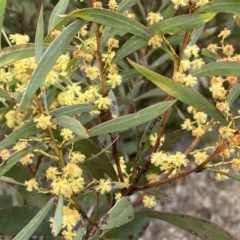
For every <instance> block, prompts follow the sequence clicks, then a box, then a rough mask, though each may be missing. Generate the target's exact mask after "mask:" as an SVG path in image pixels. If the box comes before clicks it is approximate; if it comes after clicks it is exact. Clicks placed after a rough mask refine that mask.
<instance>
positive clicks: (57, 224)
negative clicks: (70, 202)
mask: <svg viewBox="0 0 240 240" xmlns="http://www.w3.org/2000/svg"><path fill="white" fill-rule="evenodd" d="M62 221H63V195H62V194H60V195H59V197H58V203H57V208H56V210H55V214H54V218H53V223H52V234H53V236H55V237H56V236H57V235H58V234H59V232H60V231H61V229H62Z"/></svg>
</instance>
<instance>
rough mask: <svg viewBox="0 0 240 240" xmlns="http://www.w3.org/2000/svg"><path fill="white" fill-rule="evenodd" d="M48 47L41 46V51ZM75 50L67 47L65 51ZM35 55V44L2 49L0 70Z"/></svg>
mask: <svg viewBox="0 0 240 240" xmlns="http://www.w3.org/2000/svg"><path fill="white" fill-rule="evenodd" d="M48 47H49V44H48V43H45V44H44V45H43V49H44V50H45V49H47V48H48ZM75 49H76V48H75V47H73V46H68V47H67V49H66V50H67V51H70V52H72V51H74V50H75ZM34 55H35V44H33V43H27V44H19V45H16V46H11V47H7V48H4V49H2V50H1V51H0V68H1V67H4V66H6V65H8V64H10V63H13V62H15V61H17V60H21V59H24V58H29V57H34Z"/></svg>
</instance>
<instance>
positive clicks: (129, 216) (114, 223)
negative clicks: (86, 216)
mask: <svg viewBox="0 0 240 240" xmlns="http://www.w3.org/2000/svg"><path fill="white" fill-rule="evenodd" d="M133 218H134V210H133V206H132V203H131V200H130V198H129V197H123V198H121V199H120V200H119V201H118V202H117V203H116V204H115V205H114V206H113V208H112V209H111V210H110V211H109V212H108V213H107V214H106V215H105V216H103V217H102V218H101V219H100V223H99V228H100V229H103V230H107V229H112V228H116V227H119V226H121V225H123V224H125V223H127V222H130V221H131V220H133Z"/></svg>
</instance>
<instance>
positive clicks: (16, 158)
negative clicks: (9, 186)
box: [0, 145, 40, 177]
mask: <svg viewBox="0 0 240 240" xmlns="http://www.w3.org/2000/svg"><path fill="white" fill-rule="evenodd" d="M39 146H40V145H35V146H34V147H30V148H28V149H24V150H21V151H19V152H15V153H13V154H12V155H11V156H10V157H9V158H8V159H7V160H6V162H4V163H3V164H2V166H1V167H0V177H1V176H3V175H4V174H5V173H6V172H7V171H8V170H9V169H10V168H11V167H13V166H14V165H15V164H16V163H18V162H19V161H20V160H21V158H23V157H24V156H26V155H27V154H29V153H31V152H32V151H33V150H34V149H36V148H38V147H39Z"/></svg>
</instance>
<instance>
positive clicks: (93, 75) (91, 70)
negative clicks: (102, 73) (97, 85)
mask: <svg viewBox="0 0 240 240" xmlns="http://www.w3.org/2000/svg"><path fill="white" fill-rule="evenodd" d="M84 72H85V73H86V76H87V77H88V78H89V79H90V80H92V81H93V80H95V79H97V78H98V77H99V70H98V68H97V67H91V66H89V67H86V68H85V70H84Z"/></svg>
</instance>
